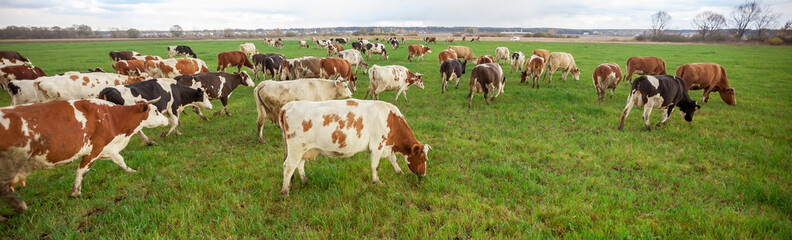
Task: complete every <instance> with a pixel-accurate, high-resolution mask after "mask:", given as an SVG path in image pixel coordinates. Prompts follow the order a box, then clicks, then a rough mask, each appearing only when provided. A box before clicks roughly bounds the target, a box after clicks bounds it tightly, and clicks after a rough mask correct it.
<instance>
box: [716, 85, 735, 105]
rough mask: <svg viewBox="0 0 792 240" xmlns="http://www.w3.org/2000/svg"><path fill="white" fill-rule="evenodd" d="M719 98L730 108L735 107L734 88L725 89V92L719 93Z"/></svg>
mask: <svg viewBox="0 0 792 240" xmlns="http://www.w3.org/2000/svg"><path fill="white" fill-rule="evenodd" d="M720 96H721V99H722V100H723V102H725V103H726V104H729V105H731V106H736V105H737V98H735V97H734V88H727V89H726V90H723V91H721V92H720Z"/></svg>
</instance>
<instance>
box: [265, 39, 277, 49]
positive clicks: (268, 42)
mask: <svg viewBox="0 0 792 240" xmlns="http://www.w3.org/2000/svg"><path fill="white" fill-rule="evenodd" d="M264 42H267V45H270V47H273V46H275V39H272V38H264Z"/></svg>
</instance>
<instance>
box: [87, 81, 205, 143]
mask: <svg viewBox="0 0 792 240" xmlns="http://www.w3.org/2000/svg"><path fill="white" fill-rule="evenodd" d="M97 98H99V99H102V100H107V101H109V102H112V103H115V104H118V105H130V104H135V102H136V101H139V100H152V99H160V100H159V101H158V102H157V103H156V104H154V106H155V107H157V111H158V112H160V113H162V115H163V116H165V117H166V118H168V124H170V129H168V131H165V132H162V134H160V137H162V138H164V137H167V136H168V135H170V134H171V133H174V132H175V133H176V135H181V132H179V130H178V129H177V128H178V127H179V114H180V113H181V112H182V110H183V109H184V107H186V106H195V107H199V108H204V109H211V108H212V103H211V102H209V97H208V96H207V95H206V92H204V91H203V89H200V88H199V89H193V88H190V87H187V86H183V85H180V84H178V83H176V81H174V80H173V79H149V80H146V81H142V82H136V83H131V84H127V85H119V86H112V87H107V88H104V89H102V91H100V92H99V96H97ZM137 135H138V136H139V137H140V138H141V139H143V141H144V142H145V143H146V144H148V145H149V146H150V145H157V143H156V142H154V141H152V140H151V139H149V138H148V136H146V134H145V133H143V131H139V132H138V133H137Z"/></svg>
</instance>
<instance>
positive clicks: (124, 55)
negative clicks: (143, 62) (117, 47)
mask: <svg viewBox="0 0 792 240" xmlns="http://www.w3.org/2000/svg"><path fill="white" fill-rule="evenodd" d="M109 55H110V59H113V61H115V62H117V61H120V60H132V59H134V58H133V57H134V56H140V53H138V52H133V51H112V52H110V53H109Z"/></svg>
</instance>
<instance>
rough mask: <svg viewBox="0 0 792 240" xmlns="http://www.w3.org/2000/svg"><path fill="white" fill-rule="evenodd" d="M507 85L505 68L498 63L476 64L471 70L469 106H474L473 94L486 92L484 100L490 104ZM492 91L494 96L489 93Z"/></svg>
mask: <svg viewBox="0 0 792 240" xmlns="http://www.w3.org/2000/svg"><path fill="white" fill-rule="evenodd" d="M505 85H506V77H505V76H504V75H503V69H501V67H500V65H498V64H497V63H485V64H479V65H476V67H474V68H473V70H472V71H471V72H470V92H469V93H468V97H467V98H468V108H471V107H473V94H474V93H476V92H478V93H482V92H483V93H484V101H485V102H487V104H488V105H489V104H490V101H494V100H495V98H496V97H498V95H500V94H501V93H503V89H504V87H505ZM490 93H492V94H493V96H492V98H490V97H489V94H490Z"/></svg>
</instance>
